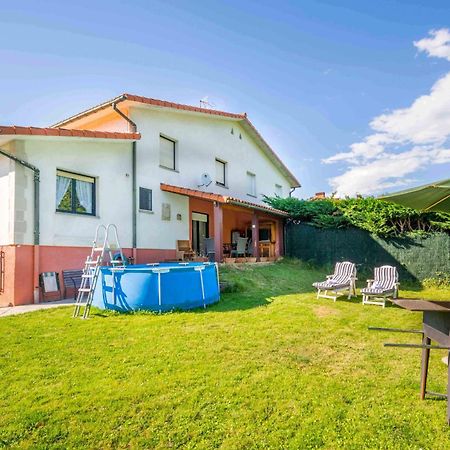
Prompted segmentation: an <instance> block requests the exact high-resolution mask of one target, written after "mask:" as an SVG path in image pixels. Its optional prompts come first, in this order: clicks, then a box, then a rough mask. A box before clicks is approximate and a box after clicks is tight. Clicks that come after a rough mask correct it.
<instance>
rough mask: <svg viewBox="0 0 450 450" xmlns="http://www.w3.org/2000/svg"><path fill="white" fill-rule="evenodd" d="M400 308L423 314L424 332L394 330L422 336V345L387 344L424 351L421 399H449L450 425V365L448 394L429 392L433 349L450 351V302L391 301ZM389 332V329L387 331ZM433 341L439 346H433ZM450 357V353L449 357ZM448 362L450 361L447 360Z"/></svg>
mask: <svg viewBox="0 0 450 450" xmlns="http://www.w3.org/2000/svg"><path fill="white" fill-rule="evenodd" d="M391 301H392V303H394V304H395V305H397V306H399V307H400V308H404V309H408V310H409V311H420V312H422V313H423V319H422V330H392V331H404V332H412V333H421V334H422V344H421V345H419V344H385V346H389V347H407V348H421V349H422V366H421V376H420V398H421V399H422V400H423V399H424V398H425V395H426V394H430V395H435V396H436V395H437V396H440V397H446V398H447V423H448V424H449V425H450V403H449V398H450V364H449V365H448V370H447V394H438V393H435V392H431V391H427V377H428V363H429V360H430V350H431V349H446V350H450V301H435V300H425V299H421V300H418V299H409V298H398V299H395V300H391ZM387 330H389V329H387ZM431 341H435V342H437V344H438V345H431ZM448 356H450V353H449V355H448ZM447 362H448V360H447Z"/></svg>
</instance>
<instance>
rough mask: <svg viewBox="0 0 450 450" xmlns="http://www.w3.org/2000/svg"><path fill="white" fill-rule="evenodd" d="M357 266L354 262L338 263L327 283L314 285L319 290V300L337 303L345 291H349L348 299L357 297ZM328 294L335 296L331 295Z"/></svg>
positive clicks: (322, 282)
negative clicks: (325, 299) (323, 299)
mask: <svg viewBox="0 0 450 450" xmlns="http://www.w3.org/2000/svg"><path fill="white" fill-rule="evenodd" d="M355 281H356V266H355V264H353V263H352V262H349V261H344V262H338V263H336V266H335V268H334V274H333V275H328V276H327V280H326V281H321V282H317V283H313V286H314V287H315V288H317V298H319V297H322V298H331V299H333V300H334V301H336V299H337V297H338V296H339V295H342V294H343V291H347V290H348V298H349V299H350V298H351V297H355V296H356V286H355ZM328 292H330V293H332V294H334V295H329V294H328Z"/></svg>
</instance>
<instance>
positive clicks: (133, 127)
mask: <svg viewBox="0 0 450 450" xmlns="http://www.w3.org/2000/svg"><path fill="white" fill-rule="evenodd" d="M112 108H113V110H114V111H115V112H116V113H117V114H119V116H120V117H122V119H124V120H126V121H127V122H128V123H129V124H130V128H131V131H132V132H133V133H137V125H136V123H135V122H133V121H132V120H131V119H130V118H129V117H128V116H127V115H126V114H124V113H123V112H122V111H121V110H120V109H119V108H118V107H117V103H113V104H112ZM131 184H132V193H133V197H132V236H133V237H132V245H133V258H134V261H135V262H136V253H137V220H136V217H137V203H136V190H137V189H136V141H133V143H132V146H131Z"/></svg>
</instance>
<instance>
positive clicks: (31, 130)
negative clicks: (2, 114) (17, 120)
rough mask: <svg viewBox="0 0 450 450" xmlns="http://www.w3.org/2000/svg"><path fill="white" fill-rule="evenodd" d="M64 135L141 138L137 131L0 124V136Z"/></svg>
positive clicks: (100, 137) (99, 137)
mask: <svg viewBox="0 0 450 450" xmlns="http://www.w3.org/2000/svg"><path fill="white" fill-rule="evenodd" d="M12 135H17V136H64V137H84V138H98V139H130V140H137V139H140V138H141V135H140V134H139V133H118V132H111V131H94V130H73V129H67V128H40V127H19V126H15V125H12V126H3V125H0V136H12Z"/></svg>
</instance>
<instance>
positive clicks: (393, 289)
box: [361, 266, 399, 308]
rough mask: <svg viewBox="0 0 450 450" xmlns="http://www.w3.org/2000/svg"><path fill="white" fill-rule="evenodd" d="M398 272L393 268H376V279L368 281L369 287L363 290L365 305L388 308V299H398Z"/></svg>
mask: <svg viewBox="0 0 450 450" xmlns="http://www.w3.org/2000/svg"><path fill="white" fill-rule="evenodd" d="M398 285H399V282H398V272H397V268H396V267H393V266H381V267H375V270H374V279H373V280H367V287H366V288H364V289H361V293H362V295H363V305H379V306H382V307H383V308H384V307H385V306H386V298H387V297H393V298H397V295H398Z"/></svg>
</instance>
